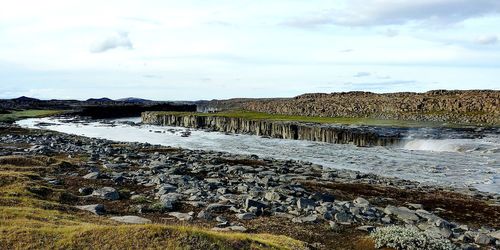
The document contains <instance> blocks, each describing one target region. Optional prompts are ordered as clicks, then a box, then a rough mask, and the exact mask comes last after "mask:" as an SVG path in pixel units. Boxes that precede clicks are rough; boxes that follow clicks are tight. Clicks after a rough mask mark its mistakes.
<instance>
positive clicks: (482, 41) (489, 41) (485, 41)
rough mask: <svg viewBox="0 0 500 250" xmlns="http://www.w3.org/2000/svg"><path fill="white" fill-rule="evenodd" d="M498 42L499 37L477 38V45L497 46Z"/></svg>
mask: <svg viewBox="0 0 500 250" xmlns="http://www.w3.org/2000/svg"><path fill="white" fill-rule="evenodd" d="M497 42H498V37H497V36H495V35H488V36H480V37H478V38H476V43H479V44H483V45H489V44H496V43H497Z"/></svg>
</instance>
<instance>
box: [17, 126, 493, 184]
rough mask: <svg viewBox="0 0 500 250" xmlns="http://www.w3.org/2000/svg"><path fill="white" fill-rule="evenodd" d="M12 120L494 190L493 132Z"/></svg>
mask: <svg viewBox="0 0 500 250" xmlns="http://www.w3.org/2000/svg"><path fill="white" fill-rule="evenodd" d="M133 123H135V124H133ZM17 124H18V125H20V126H21V127H25V128H35V129H36V128H43V129H48V130H53V131H58V132H63V133H69V134H75V135H81V136H87V137H94V138H103V139H109V140H114V141H124V142H143V143H150V144H160V145H165V146H172V147H182V148H188V149H199V150H214V151H225V152H230V153H235V154H255V155H258V156H260V157H272V158H277V159H295V160H302V161H308V162H313V163H317V164H321V165H323V166H326V167H331V168H341V169H350V170H357V171H361V172H366V173H375V174H379V175H383V176H392V177H398V178H403V179H409V180H415V181H419V182H422V183H424V184H430V185H443V186H452V187H457V188H464V187H473V188H476V189H478V190H481V191H486V192H491V193H500V135H499V134H498V133H490V134H486V135H484V137H483V138H481V139H454V138H453V139H409V140H407V141H406V142H405V143H402V144H400V145H395V146H391V147H369V148H366V147H356V146H353V145H346V144H329V143H320V142H311V141H296V140H283V139H270V138H262V137H259V136H253V135H235V134H225V133H219V132H206V131H203V130H193V129H191V130H189V131H190V133H191V134H190V135H189V136H187V137H186V134H185V132H186V131H187V129H185V128H179V127H160V126H152V125H143V124H140V118H126V119H115V120H108V121H85V122H82V121H81V120H78V119H67V118H66V119H63V118H33V119H25V120H21V121H18V122H17Z"/></svg>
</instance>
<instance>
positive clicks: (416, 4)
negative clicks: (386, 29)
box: [287, 0, 500, 27]
mask: <svg viewBox="0 0 500 250" xmlns="http://www.w3.org/2000/svg"><path fill="white" fill-rule="evenodd" d="M498 13H500V1H498V0H418V1H417V0H350V1H349V2H348V4H347V5H346V6H345V7H344V8H341V9H338V8H335V9H328V10H323V11H321V12H319V13H314V14H313V15H310V16H306V17H299V18H295V19H292V20H290V21H288V22H287V23H288V24H290V25H293V26H299V27H314V26H319V25H328V24H334V25H345V26H376V25H402V24H406V23H409V22H420V23H425V24H430V25H447V24H454V23H459V22H462V21H464V20H467V19H471V18H477V17H482V16H485V15H489V14H498Z"/></svg>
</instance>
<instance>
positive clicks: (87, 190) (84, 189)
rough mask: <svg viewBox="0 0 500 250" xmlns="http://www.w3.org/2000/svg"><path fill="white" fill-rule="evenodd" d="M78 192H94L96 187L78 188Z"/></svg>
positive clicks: (84, 193)
mask: <svg viewBox="0 0 500 250" xmlns="http://www.w3.org/2000/svg"><path fill="white" fill-rule="evenodd" d="M78 192H79V193H80V194H82V195H89V194H92V192H94V189H93V188H91V187H82V188H79V189H78Z"/></svg>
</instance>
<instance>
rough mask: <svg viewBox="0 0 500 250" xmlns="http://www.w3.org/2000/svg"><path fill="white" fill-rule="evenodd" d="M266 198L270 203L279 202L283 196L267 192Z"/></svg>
mask: <svg viewBox="0 0 500 250" xmlns="http://www.w3.org/2000/svg"><path fill="white" fill-rule="evenodd" d="M264 198H265V199H266V200H268V201H279V200H280V199H281V195H280V194H279V193H276V192H267V193H266V194H265V195H264Z"/></svg>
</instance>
